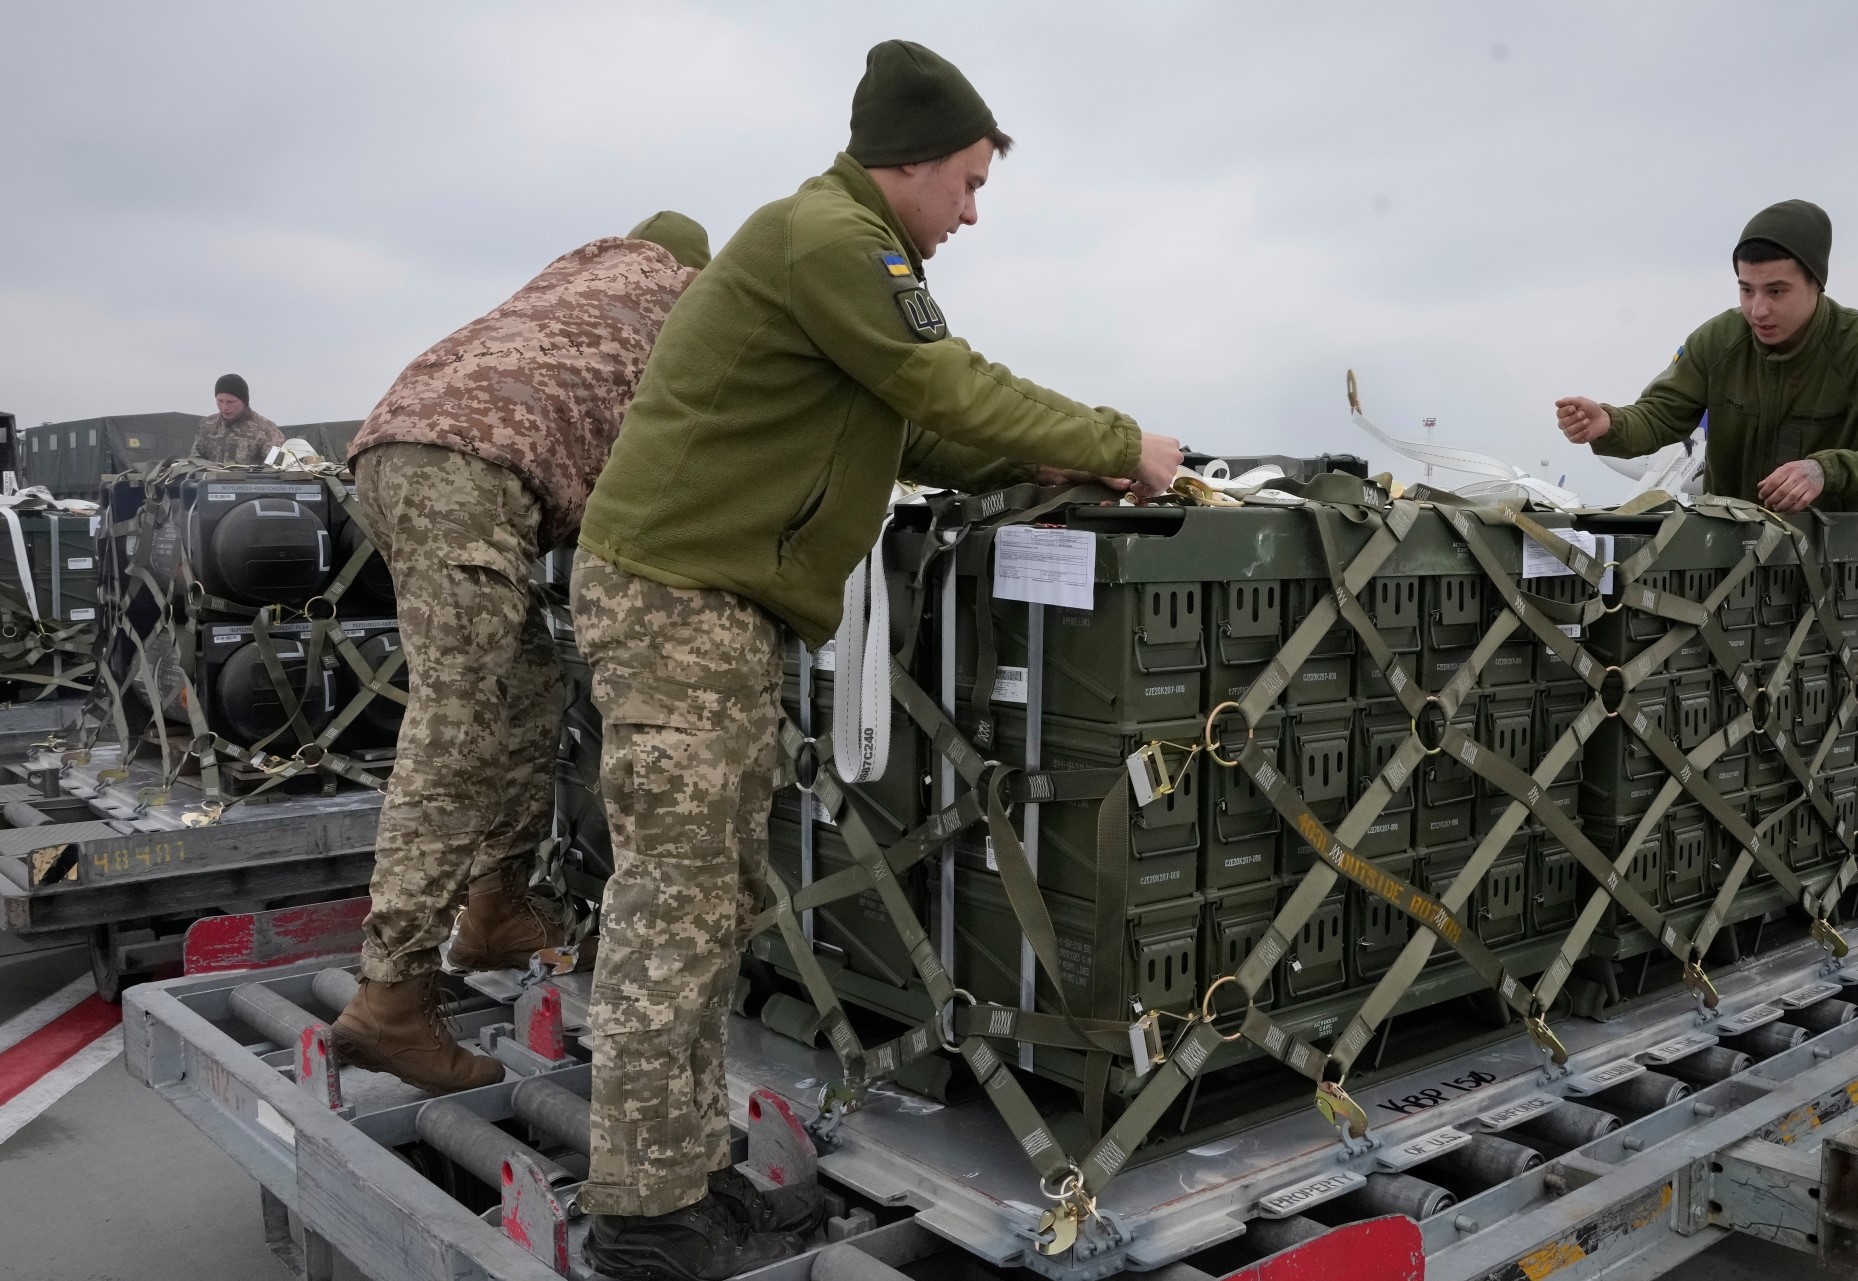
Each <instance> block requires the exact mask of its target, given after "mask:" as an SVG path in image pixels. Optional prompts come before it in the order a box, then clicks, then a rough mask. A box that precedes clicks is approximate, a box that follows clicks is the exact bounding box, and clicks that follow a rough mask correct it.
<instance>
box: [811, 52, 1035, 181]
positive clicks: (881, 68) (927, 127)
mask: <svg viewBox="0 0 1858 1281" xmlns="http://www.w3.org/2000/svg"><path fill="white" fill-rule="evenodd" d="M998 129H999V126H998V125H996V124H995V123H994V113H993V112H991V111H989V110H988V109H987V104H986V103H985V102H983V101H982V100H981V95H980V94H979V93H978V92H976V91H975V88H974V86H973V85H971V84H969V83H968V78H967V77H966V76H964V75H962V74H961V71H960V69H959V68H958V67H956V66H955V64H954V63H952V62H950V61H949V60H948V59H947V58H944V57H942V55H940V54H938V53H936V52H934V51H933V50H930V49H925V48H923V47H922V46H921V45H919V44H916V43H914V42H913V41H909V40H886V41H885V42H884V43H883V44H880V45H875V46H873V47H872V49H871V52H870V53H868V54H866V55H865V62H864V78H863V79H862V80H860V81H859V82H858V88H857V89H855V90H854V91H853V92H852V140H851V142H850V143H848V144H847V145H846V148H845V150H846V153H847V154H848V155H850V156H851V158H852V159H853V160H856V161H857V162H858V163H859V164H861V165H863V166H864V167H865V168H867V169H874V168H878V167H883V166H890V165H912V164H920V163H921V162H923V161H925V160H940V159H941V158H942V157H943V156H947V155H953V154H954V153H955V152H957V151H960V150H961V149H962V148H963V147H970V146H973V145H974V144H975V143H977V142H979V141H980V140H981V139H982V138H985V137H987V135H989V134H991V133H994V132H996V131H997V130H998ZM1000 150H1002V151H1004V150H1006V148H1005V147H1001V148H1000Z"/></svg>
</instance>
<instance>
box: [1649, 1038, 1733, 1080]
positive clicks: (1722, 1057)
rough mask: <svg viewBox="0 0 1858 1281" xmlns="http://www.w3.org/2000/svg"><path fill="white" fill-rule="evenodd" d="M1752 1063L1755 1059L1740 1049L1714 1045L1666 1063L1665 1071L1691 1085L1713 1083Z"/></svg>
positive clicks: (1727, 1077)
mask: <svg viewBox="0 0 1858 1281" xmlns="http://www.w3.org/2000/svg"><path fill="white" fill-rule="evenodd" d="M1754 1064H1755V1060H1754V1059H1752V1058H1750V1057H1749V1056H1748V1055H1746V1054H1744V1053H1742V1052H1741V1051H1740V1050H1731V1049H1726V1048H1724V1047H1723V1046H1720V1045H1716V1046H1712V1047H1710V1048H1709V1049H1707V1050H1699V1051H1697V1053H1695V1054H1692V1055H1690V1056H1688V1057H1686V1058H1681V1059H1679V1060H1678V1061H1677V1062H1675V1063H1670V1064H1666V1065H1665V1071H1667V1072H1669V1073H1670V1074H1671V1075H1672V1076H1675V1077H1677V1078H1678V1079H1679V1080H1683V1081H1688V1082H1690V1083H1691V1084H1692V1085H1715V1084H1716V1083H1717V1082H1718V1081H1726V1080H1728V1079H1729V1078H1730V1077H1732V1076H1734V1075H1735V1074H1736V1073H1737V1072H1746V1071H1748V1069H1749V1068H1751V1067H1753V1066H1754Z"/></svg>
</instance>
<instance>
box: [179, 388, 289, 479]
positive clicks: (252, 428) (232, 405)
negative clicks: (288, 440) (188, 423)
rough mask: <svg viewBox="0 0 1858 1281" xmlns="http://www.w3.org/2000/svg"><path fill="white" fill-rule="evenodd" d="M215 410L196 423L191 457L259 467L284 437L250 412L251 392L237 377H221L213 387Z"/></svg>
mask: <svg viewBox="0 0 1858 1281" xmlns="http://www.w3.org/2000/svg"><path fill="white" fill-rule="evenodd" d="M213 399H214V400H215V401H216V402H217V403H218V405H219V409H218V410H217V412H215V413H211V414H208V415H207V416H206V417H205V418H202V419H201V420H200V426H199V428H198V429H197V430H195V432H194V444H193V449H192V451H191V454H192V456H193V457H195V458H204V459H206V460H207V461H208V462H213V463H262V462H263V461H264V460H265V456H266V455H267V454H269V453H270V452H271V449H272V447H273V446H274V445H281V444H283V443H284V433H283V432H281V431H279V430H278V429H277V424H276V423H274V422H272V421H271V420H270V419H269V418H266V417H265V416H264V415H263V414H255V413H253V412H252V403H251V402H252V393H251V389H250V388H249V387H247V386H246V385H245V379H243V378H241V377H240V376H239V375H237V374H221V375H220V378H219V381H218V382H216V383H214V384H213Z"/></svg>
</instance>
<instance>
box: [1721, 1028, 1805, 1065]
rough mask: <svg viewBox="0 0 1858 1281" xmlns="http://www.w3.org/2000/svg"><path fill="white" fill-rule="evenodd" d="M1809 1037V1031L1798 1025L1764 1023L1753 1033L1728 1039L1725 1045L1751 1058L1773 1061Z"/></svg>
mask: <svg viewBox="0 0 1858 1281" xmlns="http://www.w3.org/2000/svg"><path fill="white" fill-rule="evenodd" d="M1808 1035H1809V1033H1808V1032H1807V1030H1806V1029H1805V1028H1803V1027H1800V1026H1799V1025H1798V1024H1794V1023H1764V1024H1762V1025H1761V1026H1760V1027H1758V1028H1755V1029H1754V1030H1753V1031H1749V1032H1744V1033H1742V1035H1740V1036H1732V1037H1728V1038H1726V1039H1725V1040H1724V1041H1723V1044H1724V1045H1726V1046H1728V1047H1729V1048H1730V1049H1732V1050H1740V1051H1741V1052H1742V1053H1744V1054H1746V1055H1748V1056H1749V1057H1750V1058H1756V1059H1771V1058H1773V1057H1774V1056H1775V1055H1776V1054H1785V1053H1787V1051H1789V1050H1791V1049H1793V1047H1794V1046H1796V1045H1798V1044H1800V1042H1802V1041H1804V1040H1806V1038H1807V1036H1808Z"/></svg>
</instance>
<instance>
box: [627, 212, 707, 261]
mask: <svg viewBox="0 0 1858 1281" xmlns="http://www.w3.org/2000/svg"><path fill="white" fill-rule="evenodd" d="M626 238H627V239H628V240H649V241H651V242H652V243H653V244H654V245H658V246H661V247H662V248H665V249H669V250H670V251H671V256H672V257H673V258H675V259H677V263H678V266H680V267H689V268H691V269H693V270H696V271H701V270H703V269H704V268H705V267H707V266H709V265H710V233H709V232H707V231H705V230H704V229H703V224H702V223H700V222H698V221H697V220H696V219H695V218H687V217H685V216H684V215H683V214H681V213H678V212H677V211H676V210H673V209H661V210H659V211H658V212H657V213H655V214H653V215H652V216H651V217H649V218H647V219H646V220H645V221H644V222H642V223H640V224H639V225H638V226H636V227H634V228H633V229H632V230H631V231H628V232H627V233H626Z"/></svg>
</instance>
